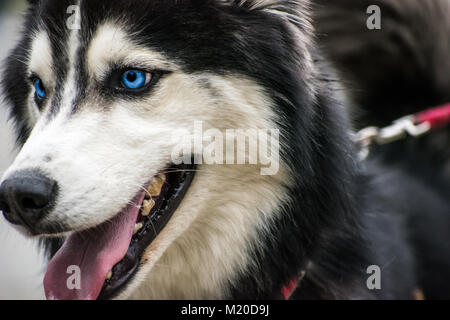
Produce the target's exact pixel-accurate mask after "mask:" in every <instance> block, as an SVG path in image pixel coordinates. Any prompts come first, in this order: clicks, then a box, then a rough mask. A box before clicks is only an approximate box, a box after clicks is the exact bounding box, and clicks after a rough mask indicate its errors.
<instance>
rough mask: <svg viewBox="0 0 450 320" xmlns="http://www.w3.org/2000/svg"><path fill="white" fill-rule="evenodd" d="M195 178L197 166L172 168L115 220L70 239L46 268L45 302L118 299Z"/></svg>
mask: <svg viewBox="0 0 450 320" xmlns="http://www.w3.org/2000/svg"><path fill="white" fill-rule="evenodd" d="M194 175H195V166H190V165H181V166H170V167H169V169H167V170H166V171H164V172H163V173H161V174H158V175H157V176H156V177H154V178H153V179H152V181H151V182H150V183H149V187H148V189H147V190H145V191H142V192H140V193H139V194H138V195H137V196H136V198H135V199H134V200H133V201H131V204H130V205H129V206H128V207H127V208H126V209H124V210H123V211H121V212H120V213H119V214H117V216H116V217H114V218H113V219H112V220H110V221H107V222H105V223H103V224H101V225H99V226H97V227H95V228H93V229H89V230H86V231H82V232H78V233H75V234H73V235H71V236H70V237H69V238H68V239H67V240H66V241H65V243H64V245H63V247H62V248H61V249H60V250H59V251H58V253H57V254H56V255H55V257H54V258H53V259H52V260H51V261H50V263H49V266H48V268H47V272H46V275H45V279H44V287H45V293H46V296H47V298H48V299H58V300H75V299H80V300H94V299H111V298H114V297H116V296H117V295H119V294H120V292H121V291H122V290H123V289H124V288H125V287H126V285H127V284H128V283H129V281H130V280H131V279H132V278H133V276H134V275H135V274H136V272H137V271H138V269H139V265H140V263H141V259H142V255H143V253H144V251H145V250H146V249H147V248H148V247H149V246H150V244H151V243H152V242H153V240H155V238H156V237H157V236H158V234H159V233H160V232H161V231H162V230H163V229H164V227H165V226H166V225H167V223H168V222H169V220H170V218H171V217H172V215H173V214H174V212H175V211H176V209H177V208H178V206H179V205H180V203H181V201H182V200H183V198H184V196H185V194H186V192H187V190H188V188H189V186H190V184H191V182H192V180H193V178H194Z"/></svg>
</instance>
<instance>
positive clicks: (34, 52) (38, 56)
mask: <svg viewBox="0 0 450 320" xmlns="http://www.w3.org/2000/svg"><path fill="white" fill-rule="evenodd" d="M31 43H32V44H31V50H30V55H29V58H28V59H29V64H28V73H29V75H31V73H36V74H37V75H38V76H39V77H40V78H41V79H42V80H43V81H44V82H45V83H49V82H51V81H52V66H53V57H52V48H51V43H50V38H49V36H48V34H47V32H45V31H43V30H40V31H37V32H36V33H35V35H34V36H33V40H32V42H31Z"/></svg>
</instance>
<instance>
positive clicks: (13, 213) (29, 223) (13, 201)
mask: <svg viewBox="0 0 450 320" xmlns="http://www.w3.org/2000/svg"><path fill="white" fill-rule="evenodd" d="M56 188H57V185H56V182H55V181H54V180H51V179H49V178H47V177H46V176H44V175H42V174H41V173H39V172H37V171H23V172H18V173H16V174H14V175H13V176H11V177H9V178H8V179H6V180H5V181H4V182H3V183H2V185H1V186H0V210H1V211H2V212H3V215H4V216H5V218H6V220H8V221H9V222H11V223H13V224H16V225H23V226H25V227H28V228H30V229H33V226H34V225H35V224H36V223H37V222H39V220H41V219H42V218H43V217H44V216H45V214H46V213H47V212H48V211H49V209H50V207H51V206H52V204H53V200H54V199H55V197H56Z"/></svg>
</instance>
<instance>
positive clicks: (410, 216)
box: [0, 0, 450, 299]
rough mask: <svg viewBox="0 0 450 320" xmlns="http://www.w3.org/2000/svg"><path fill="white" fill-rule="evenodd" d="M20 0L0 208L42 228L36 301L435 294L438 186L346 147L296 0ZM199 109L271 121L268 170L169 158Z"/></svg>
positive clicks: (243, 120)
mask: <svg viewBox="0 0 450 320" xmlns="http://www.w3.org/2000/svg"><path fill="white" fill-rule="evenodd" d="M29 2H30V7H29V10H28V13H27V15H26V22H25V25H24V33H23V38H22V40H21V41H20V43H19V44H18V45H17V47H16V49H15V50H14V51H13V52H12V53H11V56H10V58H9V59H8V60H7V61H6V64H5V69H4V72H3V82H2V84H3V88H4V92H5V96H6V99H7V101H8V102H9V103H10V105H11V110H10V112H11V115H12V119H13V120H14V123H15V125H16V128H17V133H18V143H19V144H20V145H21V150H20V152H19V154H18V156H17V158H16V159H15V161H14V163H13V164H12V165H11V167H10V168H9V169H8V170H7V171H6V172H5V174H4V175H3V178H2V180H1V186H0V208H1V210H2V211H3V214H4V216H5V218H6V219H7V220H8V221H9V222H11V223H12V224H14V225H15V226H16V228H18V229H19V230H22V231H23V232H25V233H26V234H29V235H30V236H34V237H42V239H44V240H43V241H44V242H45V243H46V246H47V248H48V249H49V252H50V255H51V260H50V262H49V265H48V268H47V272H46V275H45V279H44V287H45V292H46V296H47V298H49V299H127V298H130V299H244V298H245V299H282V298H292V299H397V298H402V299H412V298H414V297H415V296H417V290H422V291H423V292H424V294H425V296H426V297H430V298H445V297H449V296H450V247H449V244H450V233H449V230H450V214H449V213H450V212H449V204H448V201H447V200H446V199H445V197H442V196H439V195H438V194H437V192H434V190H433V189H430V188H428V186H427V185H425V184H424V183H423V181H421V180H419V179H417V178H416V177H414V176H412V175H408V174H407V173H406V172H404V171H402V170H400V169H397V170H393V169H392V168H390V167H389V166H386V165H385V164H384V163H383V162H382V161H379V160H377V159H375V157H374V158H371V159H369V160H367V161H365V162H360V161H359V160H358V157H357V151H358V150H356V148H355V146H354V144H353V142H352V138H351V124H350V121H349V119H348V116H347V113H348V106H349V102H348V101H347V99H346V97H345V94H344V92H343V91H342V90H341V86H340V85H339V83H337V82H335V81H333V80H332V79H335V78H336V77H335V75H334V72H333V70H332V69H331V67H330V66H329V64H328V63H327V60H326V59H324V58H323V55H322V53H321V50H320V49H319V48H318V47H317V46H316V40H315V32H314V28H313V15H312V8H311V5H312V4H311V3H310V2H309V1H308V0H133V1H130V0H108V1H106V0H95V1H94V0H78V1H73V0H41V1H37V0H34V1H29ZM74 2H75V3H74ZM324 6H326V4H325V5H324ZM71 14H75V18H74V19H75V22H74V21H71V22H74V23H69V22H70V21H69V22H68V18H73V17H72V16H71ZM362 14H365V12H363V13H362ZM196 121H201V122H202V123H203V124H204V126H205V127H206V128H218V129H220V130H228V129H240V128H246V129H277V130H279V132H280V150H279V153H280V158H279V170H278V171H277V172H276V173H275V174H272V175H262V174H261V170H260V169H261V164H257V165H250V164H241V165H236V164H228V163H227V164H209V165H206V164H201V163H198V162H196V161H193V162H192V161H184V162H183V163H181V164H180V163H177V162H175V161H174V157H173V153H174V152H173V150H174V149H177V146H178V141H177V139H172V138H171V137H173V133H174V132H177V131H179V130H182V131H184V132H189V133H191V134H192V135H193V136H195V132H193V129H192V128H193V123H194V122H196ZM247 138H248V142H249V144H250V143H251V142H252V141H255V140H256V139H257V137H255V136H254V135H249V136H248V137H247ZM244 149H246V148H244ZM234 151H236V152H237V151H240V150H234ZM234 151H233V152H234ZM244 151H246V150H244ZM233 155H234V153H233ZM186 158H189V159H195V158H197V159H199V158H201V157H200V155H199V154H198V153H197V152H196V150H192V153H191V154H188V155H187V157H185V159H186ZM75 276H78V277H75ZM73 279H75V280H74V281H71V280H73ZM438 280H439V281H438Z"/></svg>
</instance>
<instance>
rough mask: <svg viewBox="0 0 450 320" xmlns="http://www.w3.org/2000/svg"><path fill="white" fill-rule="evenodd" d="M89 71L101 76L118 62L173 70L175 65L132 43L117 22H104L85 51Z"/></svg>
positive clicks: (158, 54) (95, 75)
mask: <svg viewBox="0 0 450 320" xmlns="http://www.w3.org/2000/svg"><path fill="white" fill-rule="evenodd" d="M87 61H88V68H89V71H90V72H91V73H92V74H93V75H94V77H96V78H97V79H99V78H102V76H104V75H105V74H106V73H107V72H108V71H109V70H108V68H109V67H110V65H112V64H114V63H117V62H120V63H121V64H124V65H128V66H134V65H137V66H140V67H143V66H145V67H147V68H149V69H155V70H156V69H159V70H166V71H175V70H176V69H178V68H177V66H176V65H174V64H173V63H171V62H169V61H168V60H167V59H165V58H164V56H163V55H162V54H160V53H158V52H156V51H154V50H151V49H148V48H146V47H144V46H142V45H138V44H136V43H134V42H133V41H132V40H131V39H130V36H129V35H128V34H127V32H126V31H125V30H124V29H123V28H121V27H120V25H118V24H117V23H115V24H113V23H105V24H103V25H101V26H100V27H99V28H98V29H97V31H96V32H95V34H94V36H93V38H92V40H91V42H90V45H89V49H88V53H87Z"/></svg>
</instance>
